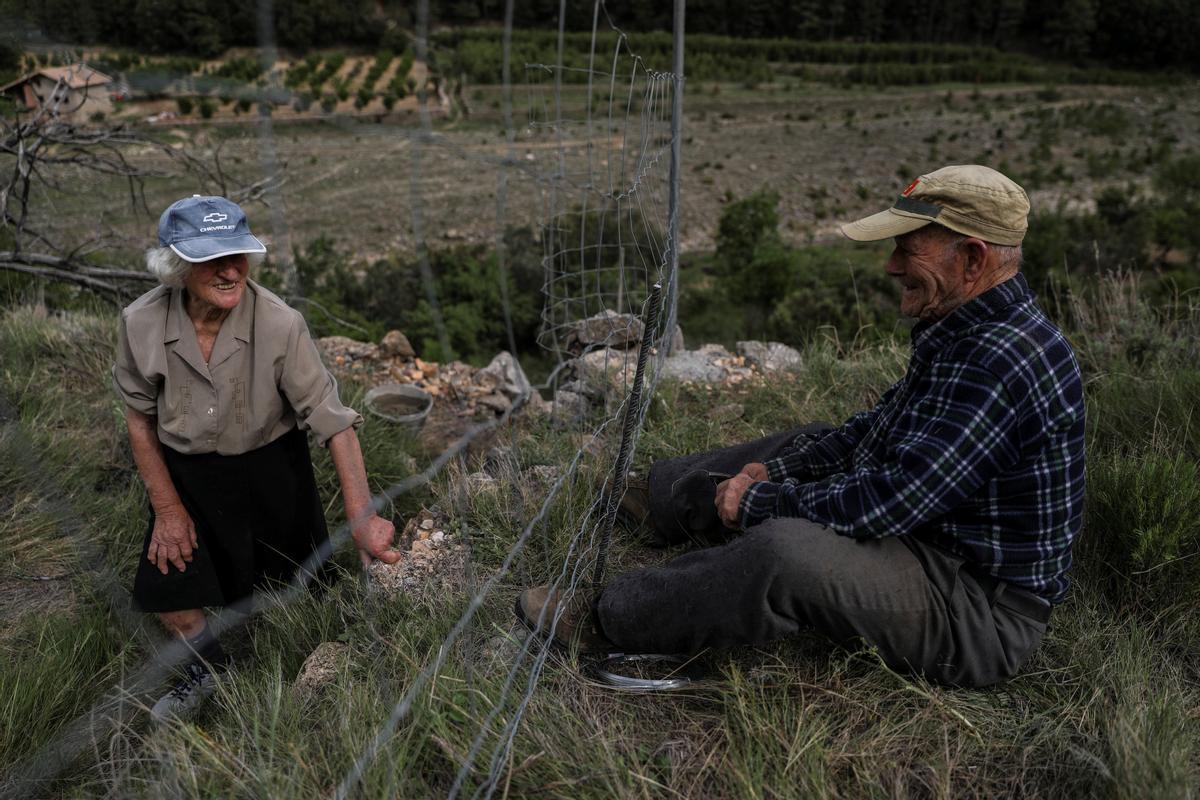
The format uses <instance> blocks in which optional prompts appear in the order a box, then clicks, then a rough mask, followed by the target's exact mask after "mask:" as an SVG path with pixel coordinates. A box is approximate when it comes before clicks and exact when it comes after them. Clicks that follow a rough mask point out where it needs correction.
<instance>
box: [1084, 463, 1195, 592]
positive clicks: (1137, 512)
mask: <svg viewBox="0 0 1200 800" xmlns="http://www.w3.org/2000/svg"><path fill="white" fill-rule="evenodd" d="M1079 550H1080V559H1081V561H1086V562H1090V563H1088V564H1087V566H1088V568H1089V569H1091V570H1093V571H1095V572H1097V573H1099V574H1100V576H1102V577H1101V579H1102V580H1104V579H1105V578H1106V579H1107V580H1106V581H1105V582H1106V585H1107V588H1108V589H1109V591H1110V592H1111V593H1112V594H1113V595H1114V597H1115V598H1116V599H1118V600H1119V601H1121V602H1128V603H1131V604H1134V605H1137V606H1140V607H1142V608H1143V609H1146V610H1151V611H1158V610H1161V608H1162V606H1163V605H1164V604H1175V603H1178V604H1182V605H1192V604H1194V603H1196V602H1198V601H1200V471H1198V468H1197V464H1196V461H1195V460H1194V459H1193V458H1188V457H1187V456H1185V455H1182V454H1177V455H1169V454H1165V453H1159V452H1144V453H1137V454H1130V453H1106V454H1103V455H1100V456H1098V457H1097V456H1092V457H1091V458H1090V460H1089V463H1088V500H1087V506H1086V522H1085V525H1084V532H1083V534H1082V535H1081V536H1080V540H1079Z"/></svg>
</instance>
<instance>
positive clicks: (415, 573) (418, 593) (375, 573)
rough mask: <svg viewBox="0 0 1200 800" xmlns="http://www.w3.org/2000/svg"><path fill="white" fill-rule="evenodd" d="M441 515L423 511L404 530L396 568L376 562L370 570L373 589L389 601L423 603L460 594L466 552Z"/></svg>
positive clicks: (399, 539) (399, 542)
mask: <svg viewBox="0 0 1200 800" xmlns="http://www.w3.org/2000/svg"><path fill="white" fill-rule="evenodd" d="M440 517H441V514H440V513H439V512H438V510H437V509H436V508H435V509H433V510H427V509H422V510H421V511H420V512H419V513H418V514H417V515H416V516H415V517H413V518H412V519H410V520H409V521H408V524H407V525H405V526H404V531H403V533H401V534H400V536H399V538H398V540H397V544H396V548H397V549H398V550H399V551H400V552H401V553H403V557H402V558H401V559H400V560H399V561H398V562H396V563H395V564H385V563H384V562H382V561H376V562H374V563H372V564H371V566H369V567H368V568H367V575H368V577H369V578H370V581H371V587H372V589H374V590H375V591H378V592H380V593H381V594H382V595H383V596H384V597H386V598H388V599H389V600H394V599H398V598H400V597H405V598H407V599H409V600H411V601H414V602H423V601H427V600H432V599H435V598H437V597H440V596H443V595H444V594H445V593H446V592H447V591H451V590H460V589H461V588H462V587H463V585H464V581H465V574H466V548H465V546H464V545H463V543H462V542H461V541H459V537H458V536H457V535H455V534H452V533H450V532H449V531H448V530H447V526H446V524H445V522H444V521H443V520H441V519H440Z"/></svg>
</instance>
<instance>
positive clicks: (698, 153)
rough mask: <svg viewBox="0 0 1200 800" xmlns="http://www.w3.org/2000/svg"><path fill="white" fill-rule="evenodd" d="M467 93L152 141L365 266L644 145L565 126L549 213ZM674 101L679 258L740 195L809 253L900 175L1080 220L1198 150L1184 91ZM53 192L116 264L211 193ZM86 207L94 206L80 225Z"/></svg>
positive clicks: (886, 193)
mask: <svg viewBox="0 0 1200 800" xmlns="http://www.w3.org/2000/svg"><path fill="white" fill-rule="evenodd" d="M537 91H542V90H541V89H540V88H539V89H537ZM466 95H467V96H469V97H471V98H472V100H471V101H470V102H469V112H470V113H469V115H468V116H466V117H463V118H460V119H458V120H457V121H454V122H449V121H446V120H445V119H443V118H441V117H440V116H436V115H435V116H434V117H433V123H432V131H431V135H430V136H428V137H425V136H422V135H421V133H420V131H421V126H420V123H419V119H418V116H417V114H415V113H414V112H412V111H411V110H406V111H401V112H397V113H395V114H393V115H390V116H387V117H382V118H380V119H381V121H379V122H372V121H369V120H365V119H362V118H357V119H345V118H343V119H338V118H330V119H329V120H326V121H323V122H305V123H286V122H284V121H282V120H279V121H276V122H275V124H274V125H273V128H272V130H271V132H270V133H269V134H267V133H264V132H263V129H262V128H260V127H259V126H258V125H251V124H246V123H242V124H241V125H238V126H234V125H229V124H221V125H212V126H208V127H205V126H199V125H196V126H189V127H187V128H175V129H166V130H161V131H157V134H158V135H162V136H166V137H168V138H169V139H170V140H172V142H173V144H174V146H176V147H178V148H184V149H187V150H188V152H190V153H191V154H192V155H195V156H197V157H200V158H209V159H211V158H212V154H213V153H214V151H216V149H217V144H218V143H223V144H221V147H220V152H219V156H220V163H221V166H222V168H223V170H224V171H225V172H226V173H227V174H228V175H230V176H232V177H233V178H234V179H235V180H234V183H236V182H238V181H240V182H242V183H246V184H248V183H252V182H254V181H256V180H258V179H260V178H261V177H262V176H263V175H264V174H265V171H266V169H267V166H266V165H268V164H270V163H272V161H273V162H274V163H277V164H279V165H281V166H282V168H283V174H284V176H285V181H284V183H283V185H282V188H281V190H280V191H281V196H280V198H279V201H278V202H275V203H273V205H272V207H271V208H270V209H269V210H268V209H266V208H263V207H261V206H257V207H255V206H252V207H251V215H252V223H253V224H254V225H255V228H256V230H258V231H261V233H262V234H264V235H265V237H266V238H268V239H269V240H273V241H274V242H275V243H276V244H277V245H278V244H282V243H284V242H290V243H291V244H293V245H294V244H303V243H304V242H307V241H311V240H312V239H314V238H316V237H318V236H320V235H327V236H331V237H333V238H334V239H336V240H337V241H339V243H340V244H342V245H343V246H346V247H348V248H350V249H352V250H353V251H354V252H356V253H357V254H358V255H359V256H362V257H374V256H380V255H383V254H386V253H387V252H389V251H394V250H397V249H398V250H402V251H411V250H412V249H413V248H414V246H415V244H414V243H415V241H416V235H415V233H414V230H419V231H422V232H423V235H424V238H425V239H426V240H427V241H428V242H429V243H430V246H433V247H437V246H439V245H445V244H448V243H455V242H491V241H493V240H494V237H495V236H496V232H497V228H498V224H499V221H500V220H502V221H503V223H504V224H507V225H516V226H521V225H536V224H537V223H538V222H539V220H541V219H544V218H545V216H546V214H547V212H548V210H549V209H550V208H551V207H553V208H557V209H559V210H566V209H568V208H571V207H573V206H574V205H575V204H577V203H579V202H581V201H582V200H583V198H584V197H585V195H586V196H588V197H591V198H595V197H597V196H598V194H597V192H596V191H590V192H589V191H588V190H587V189H585V188H584V187H585V186H586V185H587V184H589V183H591V184H592V185H593V186H598V187H600V188H601V189H605V188H607V181H609V180H610V177H609V173H608V163H609V161H610V160H612V161H613V163H614V164H616V162H617V159H619V157H620V150H619V147H620V142H621V140H622V134H624V138H625V140H626V141H628V142H631V144H630V145H629V147H630V149H631V152H632V151H635V150H636V149H637V147H638V145H637V144H633V143H635V142H638V141H639V137H640V135H641V134H642V133H643V132H644V131H643V130H642V128H641V127H640V123H639V119H638V117H637V115H636V114H635V115H633V116H632V117H631V121H630V122H629V124H628V126H624V121H623V119H622V121H621V126H619V127H617V128H616V129H614V130H613V131H612V137H611V138H604V137H603V134H602V132H601V129H602V128H603V122H604V120H603V119H599V118H597V119H595V120H594V122H595V123H596V124H595V125H594V126H593V129H592V131H591V135H590V137H589V136H588V131H587V129H586V128H585V127H584V126H582V125H573V126H571V127H569V128H568V127H564V129H563V135H562V139H561V143H562V145H563V147H564V148H565V152H566V156H565V158H564V161H563V168H564V169H565V171H566V172H567V173H569V174H568V176H567V177H568V178H569V181H568V183H567V184H566V185H565V188H563V187H560V190H559V192H558V193H557V194H556V195H555V196H553V197H551V196H550V193H549V191H548V187H549V183H548V182H547V180H546V179H547V177H548V176H549V175H551V174H553V173H555V171H556V170H558V168H559V166H560V165H559V145H560V140H559V138H558V134H557V131H555V130H553V129H552V128H547V127H532V126H530V125H528V124H527V123H528V121H529V119H530V113H529V107H530V105H531V101H530V100H529V99H528V98H529V97H531V96H533V97H535V101H534V102H535V103H536V102H540V101H538V100H536V95H534V94H532V93H531V92H527V91H525V90H524V87H515V89H514V93H513V96H514V98H516V100H515V108H514V118H515V120H516V123H515V127H516V131H515V141H514V143H513V145H512V148H511V158H508V154H509V146H508V144H507V143H506V140H505V136H504V131H503V123H502V117H501V113H500V110H499V98H500V90H499V88H498V87H482V88H478V89H472V90H468V92H467V93H466ZM684 104H685V120H684V125H683V137H684V145H683V179H682V180H683V182H682V189H681V191H682V199H683V217H682V243H683V248H684V250H689V249H705V248H708V247H711V246H712V243H713V236H714V234H715V231H716V227H717V223H718V220H719V218H720V214H721V209H722V206H723V204H724V203H726V202H728V201H729V200H730V199H733V198H740V197H744V196H746V195H747V194H749V193H751V192H754V191H756V190H759V189H770V190H773V191H775V192H778V194H779V196H780V215H781V219H782V220H783V232H784V235H785V237H786V238H788V239H790V240H791V241H793V242H797V243H800V242H806V241H813V240H816V241H820V240H823V239H826V238H828V237H833V236H836V226H837V224H838V223H839V222H841V221H844V220H847V219H850V218H852V217H854V216H855V215H858V214H861V213H864V212H867V211H871V210H875V209H878V208H879V207H881V206H882V205H883V204H886V203H888V202H889V201H890V199H891V197H892V196H893V195H895V194H896V193H897V192H898V191H899V190H900V189H901V188H903V187H904V186H905V185H907V184H908V183H909V181H911V180H912V179H913V178H914V177H916V176H917V175H919V174H921V173H923V172H927V171H931V170H933V169H936V168H938V167H940V166H943V165H945V164H950V163H972V162H975V163H985V164H989V165H991V166H994V167H997V168H999V169H1001V170H1003V171H1006V172H1008V173H1009V174H1010V175H1012V176H1013V177H1014V178H1016V179H1017V180H1018V181H1020V182H1022V183H1023V184H1024V185H1025V186H1026V188H1027V189H1028V190H1029V191H1030V193H1031V195H1032V198H1033V202H1034V207H1035V209H1036V208H1038V207H1042V208H1045V207H1052V206H1057V205H1058V204H1060V203H1061V204H1063V205H1064V206H1065V207H1066V208H1068V209H1072V208H1087V207H1089V206H1090V204H1091V203H1092V202H1093V198H1094V196H1095V195H1096V194H1097V192H1098V191H1099V190H1100V189H1102V188H1104V187H1106V186H1121V187H1125V186H1127V185H1133V186H1135V187H1140V188H1142V189H1146V188H1149V187H1150V186H1151V178H1152V176H1153V174H1154V172H1155V170H1156V169H1157V168H1159V167H1160V165H1161V164H1162V163H1163V162H1164V161H1165V160H1166V159H1168V158H1170V157H1173V156H1176V155H1178V154H1181V153H1183V152H1186V151H1189V150H1194V149H1195V146H1196V140H1197V133H1196V131H1195V126H1194V125H1192V124H1190V121H1192V120H1194V119H1195V118H1196V115H1197V112H1198V111H1200V92H1197V90H1196V86H1194V85H1182V86H1174V87H1164V88H1162V89H1147V88H1144V87H1140V88H1136V89H1135V88H1128V87H1064V88H1057V89H1055V88H1046V87H1035V86H1017V87H1000V88H995V87H992V88H987V89H985V90H978V89H972V88H969V87H967V88H963V87H953V88H947V87H944V86H943V87H938V88H919V89H894V90H863V89H848V90H840V91H839V90H833V89H829V88H827V87H823V86H822V87H814V86H812V85H804V84H774V85H769V86H766V87H761V88H758V89H754V90H751V89H747V88H742V87H737V86H735V85H732V84H720V85H716V84H697V85H695V86H689V87H688V94H687V95H686V97H685V101H684ZM588 142H590V143H591V145H592V146H591V148H590V149H589V148H588V147H586V145H587V143H588ZM136 158H138V159H141V160H143V161H144V162H145V164H146V166H147V167H158V168H162V167H163V166H164V160H163V159H162V158H161V156H158V155H154V154H150V153H149V152H147V153H145V154H143V155H140V156H136ZM589 159H590V161H589ZM506 160H507V163H508V165H509V166H508V167H507V168H504V167H502V165H503V164H504V163H505V162H506ZM629 160H631V161H632V160H635V159H632V158H631V159H629ZM589 163H590V167H588V164H589ZM667 163H668V162H667V160H666V158H665V157H663V158H661V159H660V160H659V161H657V162H654V163H652V164H649V165H643V166H644V169H642V170H641V171H640V172H637V171H635V170H632V169H631V168H630V166H629V165H627V166H626V173H627V180H626V182H627V183H628V184H630V185H633V184H636V186H637V191H636V192H634V193H633V194H631V195H629V196H628V197H627V198H626V200H627V201H628V202H629V207H630V208H632V209H633V212H634V213H635V214H640V215H644V216H645V217H646V218H647V219H649V220H651V221H652V222H654V223H656V224H660V225H661V224H664V221H665V217H666V208H665V197H666V184H667V180H668V166H667ZM502 169H506V171H507V181H506V189H505V196H504V200H505V202H504V205H503V213H502V214H501V213H500V211H499V208H498V192H499V187H500V180H501V171H502ZM587 172H590V176H591V180H590V181H589V180H588V178H587V174H586V173H587ZM635 174H636V176H637V177H636V179H635V178H634V177H632V176H634V175H635ZM616 185H617V188H618V189H619V188H620V182H619V180H618V183H617V184H616ZM63 187H64V189H66V190H68V191H64V192H62V193H61V195H56V196H54V197H53V198H52V199H53V201H54V202H53V203H45V204H41V206H40V207H41V208H42V209H43V213H45V214H47V215H48V216H47V218H45V219H43V220H42V222H43V224H46V225H48V226H49V227H51V228H52V229H57V230H58V231H60V232H61V234H62V235H63V236H64V237H65V238H67V239H70V238H72V237H75V238H78V237H81V236H83V235H87V234H90V233H92V232H93V231H95V230H96V221H97V216H99V222H100V226H101V229H103V230H111V231H112V232H113V233H115V234H117V235H118V237H119V238H121V239H123V240H124V242H125V246H126V248H127V250H128V251H130V252H131V253H132V252H133V251H136V250H137V249H140V248H141V247H144V246H147V245H149V244H152V236H153V232H154V220H155V219H156V217H157V213H158V211H159V210H161V209H162V208H163V207H165V206H166V205H167V204H168V203H169V202H170V201H171V200H173V199H176V198H178V197H179V196H181V195H183V194H186V193H189V192H208V191H216V190H217V187H216V186H214V185H213V184H212V183H211V182H209V183H202V182H199V181H197V180H196V179H195V178H189V177H167V178H154V179H152V180H150V181H149V182H148V183H147V186H146V201H147V202H146V206H147V208H148V209H149V212H150V213H149V214H147V213H146V211H144V210H140V211H138V212H137V213H134V212H133V211H131V209H130V204H129V202H128V200H127V197H128V190H127V189H126V188H125V187H124V186H123V185H117V184H110V183H107V182H103V183H96V182H94V181H92V182H86V183H82V184H81V183H80V182H79V181H71V180H67V181H64V182H63ZM625 188H629V187H628V186H626V187H625ZM101 197H109V198H111V199H110V201H109V202H108V204H107V206H105V208H104V210H103V211H101V212H100V214H99V215H97V212H96V209H97V206H98V205H99V204H100V203H99V200H100V198H101ZM589 202H594V200H592V201H589ZM551 203H553V206H551ZM414 205H415V207H416V209H417V211H418V213H417V214H414V213H413V209H414Z"/></svg>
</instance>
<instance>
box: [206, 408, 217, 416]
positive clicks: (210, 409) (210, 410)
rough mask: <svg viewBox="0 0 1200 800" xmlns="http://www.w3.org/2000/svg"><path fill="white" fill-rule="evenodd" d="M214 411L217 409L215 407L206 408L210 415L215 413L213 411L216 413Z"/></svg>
mask: <svg viewBox="0 0 1200 800" xmlns="http://www.w3.org/2000/svg"><path fill="white" fill-rule="evenodd" d="M216 411H217V410H216V409H215V408H209V409H208V415H209V416H210V417H211V416H212V415H213V414H215V413H216Z"/></svg>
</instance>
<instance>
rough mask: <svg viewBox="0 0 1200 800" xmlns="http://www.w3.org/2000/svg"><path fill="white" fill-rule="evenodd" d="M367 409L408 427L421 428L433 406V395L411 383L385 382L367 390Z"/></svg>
mask: <svg viewBox="0 0 1200 800" xmlns="http://www.w3.org/2000/svg"><path fill="white" fill-rule="evenodd" d="M366 404H367V410H368V411H370V412H371V413H372V414H374V415H375V416H377V417H379V418H381V419H386V420H387V421H388V422H395V423H396V424H398V425H404V426H405V427H408V428H413V429H416V428H420V427H421V424H422V423H424V422H425V418H426V417H427V416H429V410H430V409H432V408H433V395H431V394H430V393H429V392H427V391H425V390H424V389H419V388H417V387H416V386H413V385H412V384H409V383H385V384H383V385H382V386H376V387H375V388H374V389H371V390H370V391H369V392H367V396H366Z"/></svg>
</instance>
